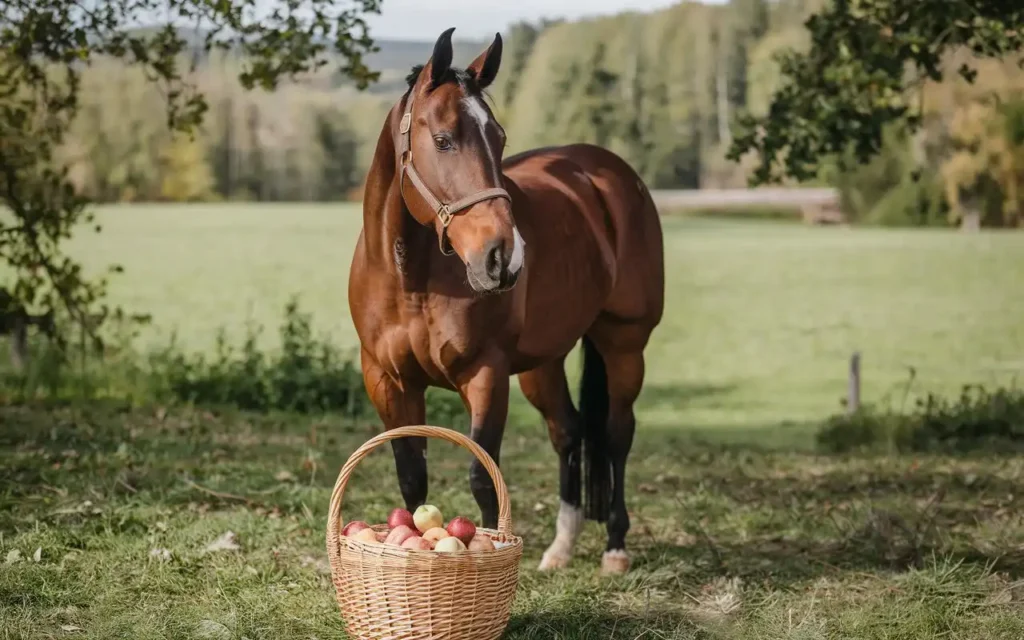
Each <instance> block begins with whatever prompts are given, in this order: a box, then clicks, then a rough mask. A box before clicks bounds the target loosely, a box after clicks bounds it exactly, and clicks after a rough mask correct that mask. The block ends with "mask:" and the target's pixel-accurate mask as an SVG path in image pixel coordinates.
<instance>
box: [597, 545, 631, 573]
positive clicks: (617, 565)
mask: <svg viewBox="0 0 1024 640" xmlns="http://www.w3.org/2000/svg"><path fill="white" fill-rule="evenodd" d="M627 571H629V554H628V553H626V551H625V550H624V549H614V550H612V551H605V552H604V555H603V556H601V573H602V574H604V575H606V576H618V575H622V574H624V573H626V572H627Z"/></svg>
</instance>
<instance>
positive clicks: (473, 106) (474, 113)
mask: <svg viewBox="0 0 1024 640" xmlns="http://www.w3.org/2000/svg"><path fill="white" fill-rule="evenodd" d="M462 104H463V105H464V106H465V107H466V113H467V114H468V115H469V117H470V119H471V120H472V121H473V122H474V123H476V126H477V127H478V128H479V129H480V140H482V141H483V143H484V151H485V152H486V153H487V157H488V159H490V161H491V167H490V168H491V178H492V179H493V180H494V184H495V185H498V186H500V185H501V174H500V173H499V171H498V159H497V156H495V155H494V149H492V148H491V141H490V140H488V139H487V123H488V122H490V121H491V114H490V113H488V111H487V108H486V107H484V105H483V103H482V102H480V98H478V97H476V96H467V97H465V98H463V99H462Z"/></svg>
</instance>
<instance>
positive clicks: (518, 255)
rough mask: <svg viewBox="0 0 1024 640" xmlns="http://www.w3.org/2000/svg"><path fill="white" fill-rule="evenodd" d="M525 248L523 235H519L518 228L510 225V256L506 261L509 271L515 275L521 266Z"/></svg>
mask: <svg viewBox="0 0 1024 640" xmlns="http://www.w3.org/2000/svg"><path fill="white" fill-rule="evenodd" d="M525 248H526V243H525V242H523V236H521V235H519V229H517V228H516V226H515V225H512V257H511V258H509V261H508V270H509V273H511V274H513V275H515V274H517V273H519V270H520V269H522V268H523V258H524V254H525V251H524V249H525Z"/></svg>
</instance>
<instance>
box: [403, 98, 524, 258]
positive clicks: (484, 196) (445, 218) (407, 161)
mask: <svg viewBox="0 0 1024 640" xmlns="http://www.w3.org/2000/svg"><path fill="white" fill-rule="evenodd" d="M412 102H413V98H412V92H410V93H409V101H408V103H407V104H406V107H405V113H404V114H403V115H402V122H401V123H400V124H399V126H398V131H399V133H401V134H402V148H401V152H402V155H401V167H400V169H399V179H398V180H399V182H398V188H399V191H400V192H401V193H402V197H403V198H404V197H405V176H406V175H407V174H408V176H409V180H411V181H412V186H414V187H416V190H417V191H419V192H420V195H421V196H423V199H424V200H426V201H427V204H428V205H430V208H431V209H433V210H434V213H435V214H436V215H437V217H438V219H439V220H440V221H441V234H440V235H439V236H438V238H437V244H438V247H439V248H440V249H441V253H443V254H444V255H446V256H450V255H452V254H453V253H455V251H454V250H453V249H452V247H451V243H450V242H448V225H450V224H451V223H452V218H454V217H455V214H456V213H458V212H459V211H462V210H464V209H468V208H469V207H472V206H473V205H474V204H476V203H478V202H483V201H484V200H491V199H492V198H505V199H506V200H508V201H509V202H512V196H510V195H509V194H508V191H505V190H504V189H501V188H498V187H494V188H492V189H484V190H482V191H477V192H476V193H474V194H471V195H468V196H466V197H464V198H461V199H459V200H456V201H454V202H441V201H440V200H438V199H437V197H436V196H435V195H434V194H433V193H432V192H431V191H430V188H429V187H427V185H426V183H424V182H423V178H421V177H420V174H418V173H417V172H416V169H415V168H414V167H413V166H412V140H411V137H412V136H411V135H410V131H411V129H412Z"/></svg>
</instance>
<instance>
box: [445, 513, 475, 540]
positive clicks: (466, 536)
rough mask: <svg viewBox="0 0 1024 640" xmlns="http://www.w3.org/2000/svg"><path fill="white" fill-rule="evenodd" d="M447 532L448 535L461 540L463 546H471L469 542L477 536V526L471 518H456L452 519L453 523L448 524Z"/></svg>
mask: <svg viewBox="0 0 1024 640" xmlns="http://www.w3.org/2000/svg"><path fill="white" fill-rule="evenodd" d="M445 531H447V532H448V535H450V536H451V537H453V538H458V539H459V540H461V541H462V544H469V541H470V540H472V539H473V536H475V535H476V525H475V524H473V521H472V520H470V519H469V518H463V517H462V516H458V517H456V518H452V521H451V522H449V523H448V526H447V527H446V528H445Z"/></svg>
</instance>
